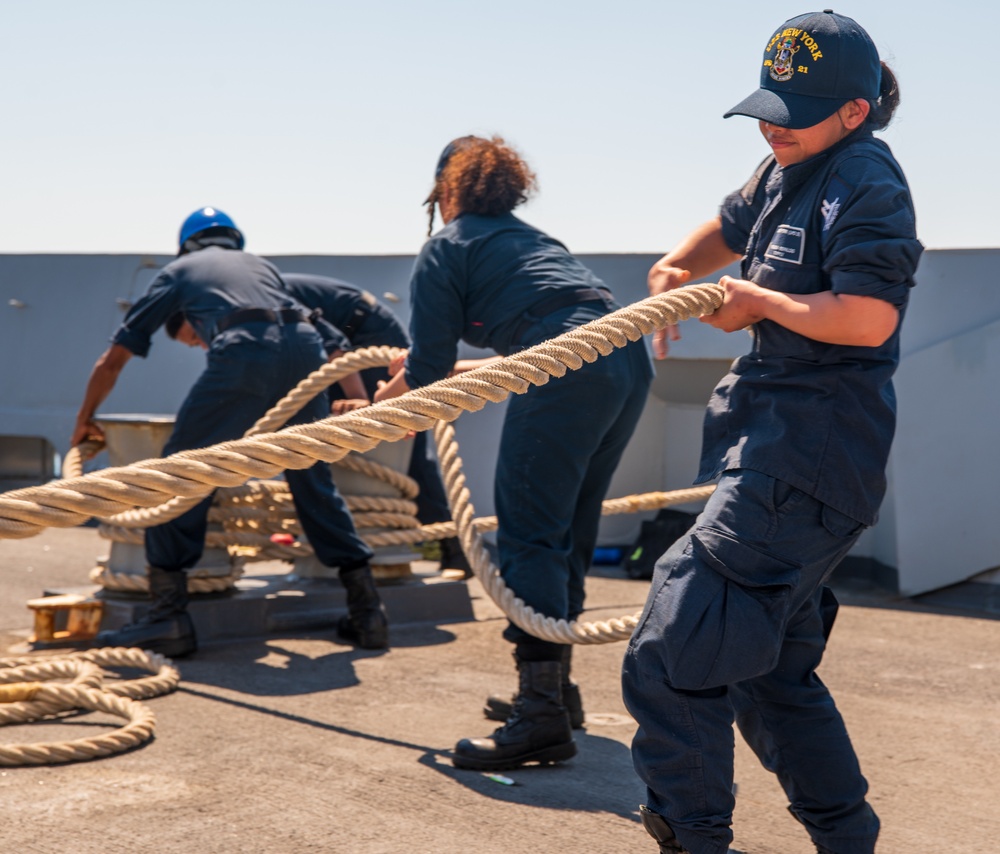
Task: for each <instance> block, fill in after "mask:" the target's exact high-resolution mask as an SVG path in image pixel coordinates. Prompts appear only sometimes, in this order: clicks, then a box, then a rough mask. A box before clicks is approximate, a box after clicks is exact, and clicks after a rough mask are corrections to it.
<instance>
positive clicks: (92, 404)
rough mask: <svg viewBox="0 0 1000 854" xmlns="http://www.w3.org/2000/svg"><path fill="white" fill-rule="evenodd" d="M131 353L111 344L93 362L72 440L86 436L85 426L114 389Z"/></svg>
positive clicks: (75, 442)
mask: <svg viewBox="0 0 1000 854" xmlns="http://www.w3.org/2000/svg"><path fill="white" fill-rule="evenodd" d="M131 356H132V354H131V353H130V352H129V351H128V350H126V349H125V348H124V347H121V346H120V345H118V344H113V345H112V346H111V347H110V348H109V349H108V350H107V351H105V353H104V354H103V355H102V356H101V357H100V358H99V359H98V360H97V362H96V363H95V364H94V367H93V369H92V370H91V372H90V379H89V380H87V388H86V390H85V391H84V394H83V402H82V403H81V404H80V410H79V412H78V413H77V416H76V429H75V431H74V434H73V438H74V440H75V441H74V442H73V444H77V443H78V441H82V439H83V438H86V437H85V436H84V435H82V434H83V433H85V432H86V429H85V428H86V426H87V425H89V424H90V423H91V422H92V421H93V418H94V414H95V413H96V412H97V408H98V407H99V406H100V405H101V404H102V403H104V401H105V400H106V399H107V397H108V395H109V394H111V392H112V391H113V390H114V387H115V383H117V382H118V376H119V375H120V374H121V371H122V368H124V367H125V365H126V363H127V362H128V360H129V359H130V358H131Z"/></svg>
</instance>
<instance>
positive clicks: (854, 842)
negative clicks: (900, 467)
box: [623, 129, 922, 854]
mask: <svg viewBox="0 0 1000 854" xmlns="http://www.w3.org/2000/svg"><path fill="white" fill-rule="evenodd" d="M721 219H722V235H723V238H724V239H725V241H726V243H727V245H728V246H729V248H730V249H732V250H733V251H734V252H742V253H744V258H743V262H742V271H741V273H742V276H743V278H744V279H747V280H750V281H752V282H756V283H757V284H758V285H761V286H763V287H766V288H769V289H771V290H776V291H782V292H784V293H789V294H813V293H820V292H823V291H831V292H833V293H834V294H855V295H859V296H868V297H876V298H878V299H881V300H885V301H887V302H889V303H891V304H892V305H894V306H896V307H897V308H898V309H899V312H900V314H899V317H900V321H902V317H903V312H904V309H905V307H906V303H907V299H908V295H909V290H910V288H911V287H912V286H913V284H914V281H913V275H914V272H915V270H916V266H917V261H918V259H919V257H920V253H921V251H922V247H921V245H920V243H919V242H918V240H917V239H916V232H915V218H914V211H913V204H912V201H911V199H910V194H909V189H908V187H907V184H906V180H905V178H904V176H903V174H902V172H901V170H900V168H899V166H898V164H897V163H896V161H895V160H894V159H893V157H892V154H891V152H890V151H889V149H888V147H887V146H886V145H885V144H884V143H882V142H881V141H879V140H876V139H874V138H873V137H872V136H871V134H870V133H869V132H867V131H865V130H863V129H862V130H859V131H857V132H855V133H854V134H852V135H851V136H849V137H847V138H846V139H844V140H842V141H841V142H840V143H837V144H836V145H834V146H832V147H831V148H829V149H827V150H826V151H824V152H822V153H820V154H818V155H816V156H815V157H812V158H810V159H808V160H806V161H803V162H801V163H797V164H794V165H791V166H788V167H787V168H784V169H782V168H780V167H778V166H776V165H774V162H773V159H771V158H769V159H768V160H766V161H765V162H764V163H763V164H762V166H761V167H760V168H759V169H758V171H757V173H756V174H755V175H754V177H753V178H752V179H751V181H750V182H749V183H748V184H747V185H746V186H745V187H744V188H743V189H742V190H741V191H739V192H736V193H733V194H732V195H731V196H729V197H728V198H727V199H726V200H725V202H724V203H723V205H722V210H721ZM898 361H899V325H898V324H897V328H896V330H895V332H894V333H893V334H892V336H891V337H890V338H889V339H888V340H887V341H886V342H885V343H884V344H882V345H881V346H878V347H860V346H844V345H838V344H827V343H823V342H820V341H816V340H813V339H810V338H807V337H805V336H802V335H799V334H797V333H795V332H792V331H791V330H789V329H787V328H785V327H783V326H780V325H778V324H777V323H774V322H772V321H769V320H763V321H761V322H760V323H757V324H756V325H755V326H754V327H753V348H752V351H751V352H750V353H749V354H748V355H746V356H744V357H742V358H740V359H739V360H737V361H736V362H735V363H734V366H733V368H732V370H731V372H730V373H729V374H728V375H727V376H726V377H724V378H723V379H722V380H721V381H720V383H719V385H718V386H717V387H716V389H715V391H714V393H713V395H712V398H711V401H710V402H709V405H708V409H707V412H706V415H705V426H704V438H703V447H702V458H701V471H700V473H699V478H698V481H699V482H706V481H709V480H711V479H713V478H715V477H719V486H718V489H717V490H716V492H715V493H714V494H713V495H712V497H711V498H710V499H709V501H708V504H707V506H706V508H705V510H704V512H703V513H702V514H701V515H700V516H699V518H698V520H697V522H696V524H695V526H694V527H693V528H692V529H691V530H690V531H689V532H688V534H686V535H685V536H684V537H682V538H681V539H680V540H679V541H678V542H676V543H675V544H674V545H673V546H672V547H671V548H670V549H669V550H668V551H667V553H666V554H665V555H663V557H662V558H661V559H660V561H659V562H658V564H657V567H656V570H655V574H654V577H653V582H652V586H651V588H650V592H649V597H648V599H647V601H646V607H645V610H644V612H643V614H642V617H641V620H640V623H639V626H638V628H637V629H636V632H635V634H634V635H633V637H632V640H631V642H630V643H629V647H628V651H627V652H626V656H625V662H624V669H623V691H624V698H625V702H626V705H627V706H628V709H629V711H630V712H631V714H632V715H633V717H634V718H635V719H636V721H637V722H638V724H639V729H638V732H637V734H636V737H635V740H634V742H633V747H632V754H633V759H634V762H635V767H636V770H637V771H638V773H639V775H640V776H641V777H642V779H643V780H644V781H645V783H646V785H647V789H648V806H649V808H650V809H651V810H653V811H654V812H656V813H659V814H660V815H661V816H663V817H664V818H665V819H666V821H667V823H668V824H669V825H670V826H671V828H672V829H673V830H674V833H675V834H676V835H677V838H678V840H679V841H680V842H681V844H682V845H683V846H684V848H686V849H687V850H688V851H690V852H691V854H723V852H725V851H727V850H728V847H729V844H730V842H731V841H732V831H731V830H730V824H731V821H732V810H733V805H734V798H733V794H732V788H733V729H732V725H733V722H734V720H735V722H736V724H737V725H738V726H739V728H740V731H741V733H742V734H743V736H744V738H745V739H746V741H747V743H748V744H749V745H750V746H751V747H752V748H753V750H754V751H755V752H756V754H757V756H758V757H759V758H760V760H761V762H762V764H763V765H764V766H765V767H766V768H768V769H769V770H770V771H772V772H774V773H775V774H776V775H777V777H778V780H779V781H780V783H781V785H782V786H783V788H784V790H785V792H786V794H787V796H788V799H789V802H790V804H791V809H792V812H793V814H794V815H795V816H796V817H797V818H798V819H799V820H800V821H801V822H802V823H803V825H805V827H806V829H807V830H808V832H809V834H810V836H811V837H812V839H813V840H814V841H815V842H817V843H818V844H821V845H823V846H825V849H826V850H830V851H836V852H837V854H870V852H872V851H873V850H874V846H875V840H876V838H877V836H878V829H879V822H878V818H877V816H876V815H875V813H874V811H873V810H872V809H871V807H870V806H869V805H868V803H867V802H866V800H865V795H866V793H867V788H868V787H867V783H866V781H865V779H864V777H863V776H862V774H861V769H860V765H859V763H858V760H857V757H856V755H855V752H854V749H853V747H852V746H851V741H850V738H849V737H848V734H847V730H846V728H845V726H844V722H843V720H842V718H841V716H840V714H839V712H838V711H837V708H836V706H835V704H834V701H833V699H832V697H831V696H830V693H829V691H828V690H827V689H826V686H825V685H824V684H823V682H822V681H821V680H820V678H819V677H818V676H817V675H816V668H817V667H818V665H819V663H820V660H821V658H822V655H823V651H824V649H825V646H826V640H827V637H828V636H829V633H830V630H831V628H832V626H833V621H834V617H835V615H836V611H837V601H836V598H835V597H834V595H833V592H832V591H831V590H829V588H827V587H825V586H824V582H825V581H826V580H827V578H828V577H829V575H830V573H831V572H832V571H833V570H834V568H835V567H836V566H837V564H838V563H839V562H840V561H841V560H842V559H843V557H844V556H845V555H846V554H847V552H848V551H849V550H850V548H851V547H852V546H853V545H854V543H855V541H856V540H857V538H858V536H859V535H860V533H861V532H862V530H863V529H864V528H865V527H866V526H868V525H871V524H873V523H874V522H875V520H876V515H877V512H878V507H879V504H880V503H881V501H882V497H883V495H884V492H885V485H886V484H885V467H886V461H887V458H888V454H889V447H890V445H891V442H892V436H893V432H894V430H895V412H896V405H895V395H894V392H893V387H892V380H891V377H892V374H893V372H894V370H895V368H896V365H897V363H898Z"/></svg>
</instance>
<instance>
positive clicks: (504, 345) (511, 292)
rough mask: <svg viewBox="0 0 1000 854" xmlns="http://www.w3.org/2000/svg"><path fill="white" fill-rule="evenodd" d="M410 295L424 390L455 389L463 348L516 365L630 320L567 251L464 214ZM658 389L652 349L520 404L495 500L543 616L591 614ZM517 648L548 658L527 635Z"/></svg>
mask: <svg viewBox="0 0 1000 854" xmlns="http://www.w3.org/2000/svg"><path fill="white" fill-rule="evenodd" d="M410 296H411V300H412V313H411V318H410V337H411V338H412V339H413V345H412V347H411V349H410V353H409V357H408V358H407V361H406V367H405V371H406V381H407V383H408V385H409V386H410V388H419V387H421V386H425V385H428V384H430V383H432V382H435V381H437V380H439V379H442V378H443V377H445V376H447V374H448V372H449V371H450V370H451V369H452V366H453V364H454V362H455V358H456V355H457V346H458V342H459V340H464V341H466V342H468V343H469V344H472V345H473V346H476V347H484V348H485V347H489V348H492V349H494V350H495V351H496V352H498V353H500V354H501V355H505V356H506V355H510V354H512V353H515V352H518V351H519V350H522V349H524V348H526V347H529V346H531V345H533V344H538V343H541V342H543V341H546V340H548V339H550V338H554V337H555V336H557V335H559V334H561V333H562V332H565V331H567V330H569V329H572V328H574V327H576V326H580V325H582V324H584V323H587V322H589V321H591V320H594V319H596V318H599V317H602V316H604V315H605V314H607V313H608V312H610V311H612V310H613V309H614V308H616V307H617V306H616V305H615V303H614V302H613V300H612V299H611V295H610V292H609V291H608V290H607V288H606V286H605V285H604V284H603V283H602V282H601V281H600V280H599V279H598V278H597V277H596V276H594V274H593V273H592V272H591V271H590V270H588V269H587V268H586V267H585V266H584V265H583V264H581V263H580V262H579V261H578V260H577V259H576V258H574V257H573V256H572V255H571V254H570V253H569V251H568V250H567V249H566V247H565V246H563V245H562V244H561V243H559V242H558V241H557V240H554V239H553V238H551V237H549V236H548V235H546V234H544V233H543V232H541V231H539V230H538V229H536V228H533V227H532V226H530V225H528V224H526V223H524V222H522V221H521V220H519V219H518V218H517V217H515V216H514V215H513V214H505V215H502V216H496V217H487V216H477V215H474V214H460V215H459V216H458V217H456V218H455V219H454V220H452V221H451V222H450V223H449V224H448V225H446V226H445V227H444V228H442V229H441V230H440V231H438V232H437V233H436V234H435V235H434V236H433V237H431V238H430V239H429V240H428V241H427V243H425V244H424V247H423V249H422V250H421V252H420V255H419V257H418V258H417V261H416V264H415V266H414V270H413V277H412V280H411V283H410ZM651 379H652V366H651V364H650V360H649V356H648V354H647V352H646V349H645V345H644V343H643V342H642V341H639V342H636V343H634V344H631V345H629V346H627V347H625V348H623V349H621V350H615V351H614V352H613V353H612V354H611V355H610V356H607V357H604V358H600V359H598V360H597V361H596V362H594V363H592V364H588V365H585V366H584V367H583V368H582V369H580V370H578V371H569V372H567V374H566V375H565V376H564V377H561V378H559V379H553V380H551V381H550V382H549V383H547V384H546V385H543V386H534V387H532V388H531V389H529V391H528V392H526V393H525V394H522V395H514V396H512V397H511V399H510V402H509V406H508V409H507V415H506V418H505V420H504V426H503V434H502V436H501V440H500V450H499V457H498V460H497V470H496V479H495V487H494V491H495V499H496V512H497V517H498V519H499V531H498V535H497V546H498V549H499V558H500V573H501V575H502V577H503V579H504V581H505V582H506V583H507V585H508V586H509V587H510V588H511V589H512V590H513V591H514V592H515V593H516V594H517V595H518V596H519V597H521V598H522V599H523V600H524V601H525V602H526V603H527V604H528V605H530V606H531V607H532V608H534V609H535V610H536V611H539V612H541V613H543V614H545V615H547V616H551V617H555V618H557V619H558V618H563V619H570V620H572V619H575V618H576V617H577V616H579V614H580V613H581V612H582V610H583V601H584V578H585V575H586V572H587V569H588V568H589V566H590V560H591V557H592V555H593V550H594V545H595V543H596V539H597V528H598V523H599V522H600V516H601V502H602V501H603V499H604V497H605V494H606V493H607V490H608V486H609V484H610V481H611V477H612V475H613V474H614V471H615V468H616V467H617V465H618V461H619V460H620V459H621V455H622V453H623V451H624V450H625V446H626V445H627V444H628V441H629V439H630V438H631V436H632V433H633V431H634V429H635V426H636V423H637V422H638V420H639V416H640V415H641V414H642V409H643V406H644V405H645V403H646V397H647V393H648V389H649V384H650V381H651ZM504 637H505V638H507V640H509V641H511V642H513V643H515V644H518V646H519V647H520V646H522V645H526V646H530V645H535V646H539V645H544V642H541V641H537V639H535V638H533V637H532V636H531V635H529V634H527V633H526V632H524V631H523V630H522V629H520V628H518V627H517V626H515V625H514V624H513V623H511V624H509V625H508V627H507V629H506V630H505V632H504ZM551 646H555V645H551Z"/></svg>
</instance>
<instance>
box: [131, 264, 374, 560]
mask: <svg viewBox="0 0 1000 854" xmlns="http://www.w3.org/2000/svg"><path fill="white" fill-rule="evenodd" d="M244 309H271V310H273V311H275V312H276V313H277V312H281V314H282V315H283V317H280V318H279V319H277V320H276V321H267V320H249V321H246V322H243V321H239V322H235V323H233V324H232V325H228V328H223V327H227V324H228V323H230V321H233V320H238V318H239V314H238V312H240V311H241V310H244ZM177 312H182V313H183V314H184V317H185V318H186V319H187V320H188V322H189V323H190V324H191V326H192V327H194V329H195V331H196V332H197V333H198V337H199V338H201V340H202V341H204V342H206V343H207V344H208V345H209V349H208V364H207V365H206V367H205V371H204V373H202V375H201V376H200V377H199V378H198V379H197V381H196V382H195V384H194V386H193V387H192V388H191V391H190V392H189V393H188V395H187V398H186V399H185V400H184V403H183V404H182V406H181V409H180V412H178V414H177V420H176V422H175V424H174V430H173V433H172V434H171V436H170V439H169V440H168V441H167V444H166V446H165V447H164V449H163V455H164V456H168V455H170V454H173V453H177V452H179V451H186V450H191V449H194V448H203V447H206V446H208V445H214V444H217V443H219V442H225V441H229V440H232V439H238V438H240V437H241V436H243V434H244V433H245V432H246V431H247V430H248V429H249V428H250V427H252V426H253V424H254V422H256V421H257V419H258V418H260V416H262V415H263V414H264V413H265V412H266V411H267V410H268V409H270V408H271V407H272V406H274V404H276V403H277V402H278V401H279V400H281V398H282V397H284V396H285V395H286V394H287V393H288V392H289V391H291V389H292V388H294V387H295V386H296V385H297V384H298V382H299V381H300V380H302V379H303V378H304V377H306V376H308V375H309V374H310V373H311V372H312V371H314V370H316V369H317V368H319V367H321V366H322V365H323V364H324V362H325V355H324V349H323V345H322V341H321V337H320V335H319V333H318V332H317V331H316V329H315V327H314V326H313V325H312V324H311V323H310V322H309V321H308V317H309V310H308V309H306V308H305V307H304V306H303V305H302V304H301V303H299V302H298V301H297V300H295V299H293V298H292V297H291V296H289V295H288V294H286V293H285V292H284V291H283V290H282V288H281V280H280V276H279V274H278V271H277V270H276V269H275V268H274V267H273V266H272V265H271V264H269V263H268V262H267V261H264V260H263V259H261V258H258V257H257V256H256V255H252V254H250V253H247V252H242V251H239V250H233V249H224V248H222V247H218V246H210V247H207V248H205V249H201V250H199V251H197V252H192V253H189V254H186V255H183V256H181V257H180V258H178V259H177V260H175V261H172V262H171V263H170V264H168V265H167V266H166V267H164V268H163V270H162V271H161V272H160V274H159V275H158V276H157V277H156V278H155V279H154V280H153V282H152V284H151V285H150V286H149V289H148V291H147V292H146V293H145V294H144V295H143V296H142V297H141V298H140V299H139V301H138V302H137V303H136V304H135V305H134V306H133V307H132V308H131V309H130V310H129V312H128V314H127V315H126V317H125V319H124V321H123V322H122V325H121V327H120V328H119V329H118V331H117V332H116V333H115V335H114V337H113V339H112V343H114V344H119V345H121V346H122V347H125V348H126V349H127V350H129V351H130V352H132V353H133V354H135V355H136V356H143V357H144V356H145V355H146V354H147V353H148V352H149V347H150V339H151V337H152V335H153V333H154V332H155V331H156V330H157V329H159V328H160V326H161V325H163V323H164V322H165V321H166V320H167V319H168V318H169V317H170V316H171V315H173V314H175V313H177ZM220 330H221V331H220ZM328 414H329V404H328V402H327V398H326V395H325V394H321V395H317V397H315V398H314V399H313V400H312V401H310V402H309V404H307V405H306V406H305V407H303V408H302V410H301V411H300V412H298V413H297V414H296V415H295V416H294V417H293V418H291V419H290V420H289V424H290V425H291V424H305V423H308V422H311V421H315V420H317V419H320V418H324V417H326V416H327V415H328ZM285 478H286V480H287V481H288V486H289V489H290V491H291V493H292V497H293V499H294V502H295V509H296V512H297V513H298V516H299V520H300V521H301V523H302V528H303V530H304V532H305V534H306V537H307V538H308V540H309V543H310V545H311V546H312V547H313V549H314V550H315V552H316V556H317V558H318V559H319V560H320V562H321V563H323V564H324V565H326V566H334V567H340V568H341V569H353V568H356V567H360V566H363V565H364V564H366V563H367V562H368V560H369V559H370V558H371V555H372V552H371V549H369V548H368V546H367V545H366V544H365V543H364V542H363V541H362V540H361V538H360V537H358V534H357V531H356V530H355V528H354V522H353V520H352V519H351V515H350V513H349V512H348V510H347V505H346V504H345V503H344V500H343V498H342V497H341V496H340V494H339V493H338V492H337V489H336V487H335V486H334V484H333V481H332V479H331V476H330V470H329V466H328V465H327V464H326V463H323V462H318V463H316V465H314V466H312V467H311V468H308V469H304V470H301V471H288V472H286V473H285ZM211 501H212V499H211V498H210V497H209V498H206V499H205V500H204V501H202V502H201V503H200V504H198V505H197V506H196V507H194V508H192V509H191V510H189V511H187V512H186V513H185V514H183V515H182V516H179V517H178V518H176V519H173V520H171V521H169V522H166V523H164V524H163V525H158V526H156V527H153V528H147V529H146V559H147V561H148V562H149V564H150V565H152V566H156V567H160V568H161V569H164V570H167V571H180V570H184V569H188V568H190V567H192V566H194V565H195V564H196V563H197V562H198V560H199V558H200V557H201V554H202V551H203V549H204V543H205V531H206V526H207V516H208V510H209V507H210V505H211Z"/></svg>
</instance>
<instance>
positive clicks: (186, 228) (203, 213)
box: [178, 207, 243, 249]
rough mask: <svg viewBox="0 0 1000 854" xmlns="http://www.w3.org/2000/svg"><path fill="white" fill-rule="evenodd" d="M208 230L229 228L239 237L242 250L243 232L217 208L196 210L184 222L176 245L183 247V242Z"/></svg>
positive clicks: (227, 215)
mask: <svg viewBox="0 0 1000 854" xmlns="http://www.w3.org/2000/svg"><path fill="white" fill-rule="evenodd" d="M208 228H231V229H232V230H233V231H235V232H236V233H237V234H238V235H239V239H240V247H239V248H240V249H242V248H243V232H242V231H240V230H239V229H238V228H237V227H236V223H235V222H233V220H232V218H231V217H230V216H229V214H227V213H225V212H223V211H220V210H219V209H218V208H210V207H206V208H198V210H196V211H195V212H194V213H193V214H191V216H189V217H188V218H187V219H186V220H184V224H183V225H182V226H181V233H180V237H179V239H178V244H179V245H180V246H181V247H183V246H184V243H185V241H187V240H189V239H190V238H192V237H194V236H195V235H196V234H198V233H199V232H202V231H205V230H206V229H208Z"/></svg>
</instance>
